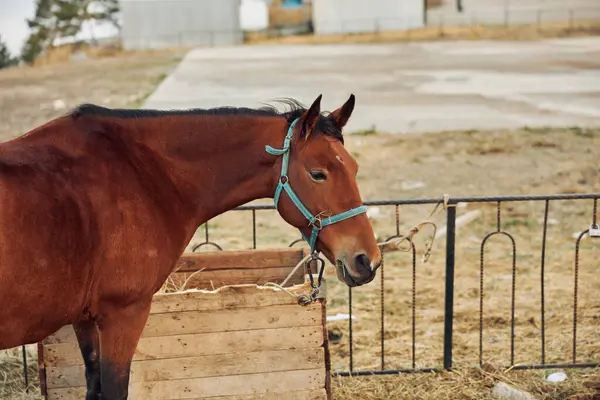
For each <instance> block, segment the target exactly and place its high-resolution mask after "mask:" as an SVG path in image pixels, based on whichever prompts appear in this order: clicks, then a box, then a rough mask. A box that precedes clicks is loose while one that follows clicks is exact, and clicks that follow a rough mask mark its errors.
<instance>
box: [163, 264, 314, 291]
mask: <svg viewBox="0 0 600 400" xmlns="http://www.w3.org/2000/svg"><path fill="white" fill-rule="evenodd" d="M293 270H294V267H274V268H255V269H223V270H218V271H207V270H203V271H199V272H196V273H193V274H192V273H180V272H175V273H172V274H171V275H170V276H169V280H170V284H171V285H172V286H174V287H175V288H177V289H180V288H182V287H183V285H184V284H185V288H184V289H200V290H214V289H218V288H220V287H223V286H228V285H244V284H256V285H264V284H265V283H267V282H274V283H277V284H281V283H282V282H283V281H284V280H285V278H286V277H287V276H288V275H289V274H290V273H291V272H292V271H293ZM188 278H189V279H188ZM186 281H187V282H186ZM303 282H304V270H303V269H302V268H299V269H298V270H297V271H296V272H295V273H294V275H293V276H292V277H291V278H290V281H289V282H288V283H286V286H290V285H295V284H301V283H303Z"/></svg>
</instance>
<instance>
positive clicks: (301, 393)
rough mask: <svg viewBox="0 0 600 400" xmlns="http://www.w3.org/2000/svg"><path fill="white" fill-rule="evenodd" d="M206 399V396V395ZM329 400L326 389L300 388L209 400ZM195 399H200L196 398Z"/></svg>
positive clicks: (211, 398) (218, 397)
mask: <svg viewBox="0 0 600 400" xmlns="http://www.w3.org/2000/svg"><path fill="white" fill-rule="evenodd" d="M205 399H206V397H205ZM282 399H285V400H327V393H326V392H325V389H313V390H298V391H294V392H285V393H270V394H256V395H254V394H250V395H246V396H217V397H210V398H208V399H207V400H282ZM193 400H200V398H199V397H198V398H195V399H193Z"/></svg>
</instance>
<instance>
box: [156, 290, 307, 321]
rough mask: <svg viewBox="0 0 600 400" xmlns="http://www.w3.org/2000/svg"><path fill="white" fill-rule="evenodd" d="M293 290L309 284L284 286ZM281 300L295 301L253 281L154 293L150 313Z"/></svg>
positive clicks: (252, 305)
mask: <svg viewBox="0 0 600 400" xmlns="http://www.w3.org/2000/svg"><path fill="white" fill-rule="evenodd" d="M286 289H287V290H288V291H290V292H292V293H296V294H300V293H306V292H309V291H310V285H309V284H308V283H304V284H301V285H296V286H292V287H289V288H286ZM282 304H298V303H297V300H296V299H295V298H294V297H291V296H290V295H289V294H287V293H285V292H283V291H281V290H279V289H275V288H269V287H257V286H256V285H244V286H230V287H224V288H221V289H219V290H216V291H210V292H207V291H186V292H180V293H165V294H156V295H154V298H153V299H152V307H151V309H150V313H151V314H158V313H165V312H173V311H216V310H222V309H231V308H245V307H248V308H254V307H266V306H274V305H282Z"/></svg>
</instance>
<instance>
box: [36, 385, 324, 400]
mask: <svg viewBox="0 0 600 400" xmlns="http://www.w3.org/2000/svg"><path fill="white" fill-rule="evenodd" d="M83 397H85V388H83V387H81V388H74V389H72V390H69V391H66V390H59V391H57V390H52V391H50V393H49V396H48V400H58V399H60V400H81V399H82V398H83ZM151 399H152V397H151ZM281 399H285V400H327V393H326V392H325V389H312V390H297V391H293V392H284V393H268V394H249V395H241V396H216V397H209V398H207V397H195V398H193V399H187V400H281Z"/></svg>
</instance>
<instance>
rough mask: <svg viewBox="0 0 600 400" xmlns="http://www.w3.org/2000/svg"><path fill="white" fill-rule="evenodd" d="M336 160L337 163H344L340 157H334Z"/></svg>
mask: <svg viewBox="0 0 600 400" xmlns="http://www.w3.org/2000/svg"><path fill="white" fill-rule="evenodd" d="M335 158H336V160H338V161H339V162H341V163H342V164H343V163H344V160H342V157H340V156H335Z"/></svg>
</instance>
